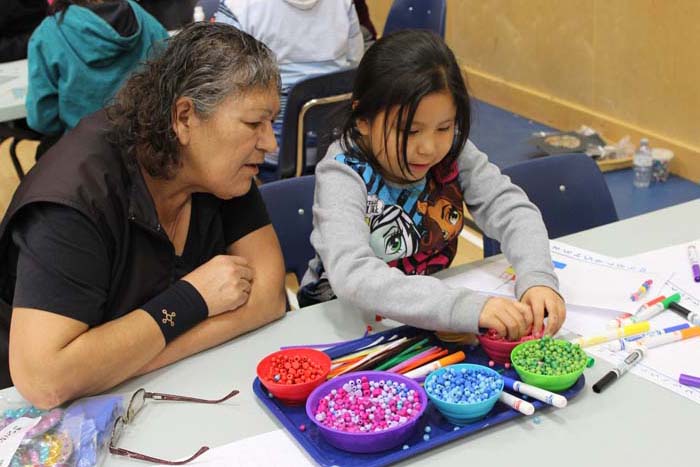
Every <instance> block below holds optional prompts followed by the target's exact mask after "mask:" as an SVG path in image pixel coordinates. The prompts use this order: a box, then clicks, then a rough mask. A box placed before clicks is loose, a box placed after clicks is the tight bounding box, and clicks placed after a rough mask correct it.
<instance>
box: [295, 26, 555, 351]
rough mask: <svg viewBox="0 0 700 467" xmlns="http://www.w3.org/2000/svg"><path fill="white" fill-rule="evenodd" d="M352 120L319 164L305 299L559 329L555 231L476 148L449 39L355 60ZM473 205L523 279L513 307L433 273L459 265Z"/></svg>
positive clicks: (400, 315)
mask: <svg viewBox="0 0 700 467" xmlns="http://www.w3.org/2000/svg"><path fill="white" fill-rule="evenodd" d="M347 115H348V116H347V119H346V123H345V126H344V127H343V131H342V135H341V139H340V142H339V143H338V142H336V143H334V144H333V145H332V146H331V147H330V148H329V149H328V152H327V154H326V157H325V158H324V159H323V160H322V161H321V162H319V164H318V166H317V167H316V191H315V196H314V206H313V231H312V233H311V244H312V245H313V247H314V248H315V250H316V253H317V254H316V257H315V258H313V259H312V260H311V261H310V264H309V268H308V269H307V271H306V274H305V275H304V277H303V279H302V282H301V288H300V290H299V294H298V297H299V304H300V305H301V306H307V305H311V304H314V303H319V302H323V301H326V300H330V299H332V298H335V297H337V298H338V299H340V300H343V301H347V302H348V303H350V304H351V305H352V306H353V308H355V309H357V310H360V311H361V312H364V313H368V312H371V313H376V314H379V315H381V316H385V317H387V318H391V319H394V320H396V321H400V322H402V323H405V324H409V325H412V326H416V327H420V328H423V329H430V330H435V331H446V332H458V333H462V332H470V333H475V332H478V331H479V329H480V328H486V329H495V330H496V331H497V332H498V333H499V334H500V335H501V336H505V337H507V338H509V339H511V340H517V339H519V338H520V337H522V336H524V335H527V334H530V333H531V332H532V334H534V335H535V336H536V337H538V336H539V335H540V334H542V333H543V332H544V333H545V334H548V335H551V334H554V333H556V332H557V331H558V330H559V328H560V327H561V325H562V324H563V323H564V319H565V316H566V309H565V306H564V301H563V300H562V298H561V297H560V296H559V294H558V292H557V287H558V281H557V276H556V275H555V273H554V270H553V267H552V259H551V257H550V253H549V240H548V237H547V229H546V228H545V225H544V222H543V221H542V216H541V215H540V212H539V211H538V209H537V207H535V206H534V205H533V204H532V203H531V202H530V201H529V200H528V199H527V196H526V195H525V193H524V192H523V191H522V190H521V189H520V188H519V187H517V186H515V185H513V184H512V183H511V182H510V180H509V179H508V177H506V176H504V175H502V174H501V173H500V171H499V170H498V168H497V167H496V166H495V165H493V164H491V163H489V161H488V158H487V157H486V155H485V154H484V153H482V152H480V151H479V150H478V149H477V148H476V147H475V146H474V145H473V144H472V143H471V142H470V141H469V140H468V136H469V128H470V122H471V117H470V102H469V95H468V93H467V88H466V84H465V82H464V78H463V76H462V72H461V69H460V67H459V65H458V64H457V61H456V59H455V56H454V54H453V53H452V51H451V50H450V49H449V47H448V46H447V45H446V44H445V42H444V41H443V40H442V39H441V38H440V37H439V36H437V35H435V34H433V33H431V32H427V31H417V30H406V31H399V32H396V33H393V34H389V35H388V36H384V37H382V38H381V39H380V40H378V41H377V43H376V44H374V45H373V46H372V47H370V48H369V50H367V53H366V54H365V56H364V57H363V58H362V61H361V62H360V66H359V67H358V69H357V75H356V78H355V83H354V87H353V92H352V98H351V104H350V105H348V109H347ZM465 204H466V206H467V207H468V208H469V212H470V213H471V214H472V215H473V216H474V220H475V221H476V223H477V225H478V226H479V227H480V228H481V229H482V230H483V231H484V233H485V234H486V235H488V236H489V237H491V238H495V239H498V241H500V242H501V245H502V247H503V252H504V253H505V255H506V257H507V258H508V260H509V261H510V262H511V264H512V265H513V267H514V268H515V270H516V271H517V272H518V275H517V281H516V283H515V293H516V295H517V297H516V298H517V299H516V300H513V299H510V298H501V297H489V296H488V295H483V294H479V293H477V292H475V291H473V290H469V289H465V288H450V287H448V286H447V285H446V284H444V283H443V282H441V281H440V280H439V279H437V278H435V277H430V275H431V274H433V273H436V272H438V271H441V270H443V269H445V268H448V267H449V266H450V264H451V263H452V260H453V259H454V257H455V254H456V252H457V245H458V238H459V235H460V233H461V231H462V227H463V221H464V219H463V215H464V214H463V213H464V205H465ZM545 312H548V314H549V318H548V319H547V325H546V327H544V326H543V323H544V316H545Z"/></svg>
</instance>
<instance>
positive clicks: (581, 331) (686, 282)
mask: <svg viewBox="0 0 700 467" xmlns="http://www.w3.org/2000/svg"><path fill="white" fill-rule="evenodd" d="M691 243H695V244H699V245H700V240H698V241H697V242H691ZM689 244H690V243H684V244H681V245H675V246H671V247H666V248H662V249H659V250H654V251H649V252H646V253H642V254H640V255H635V256H632V257H628V258H624V259H621V260H618V261H619V262H620V265H634V264H637V265H640V266H638V267H639V268H640V269H639V270H655V271H660V270H666V271H671V274H670V276H669V278H668V280H666V281H665V282H664V284H663V285H662V286H661V287H660V288H659V289H658V290H657V291H655V292H654V293H653V294H650V295H651V296H657V295H665V296H667V297H668V296H671V295H673V294H674V293H676V292H678V293H680V294H681V301H680V303H681V304H682V305H684V306H685V307H686V308H689V309H691V310H698V311H700V284H696V283H695V282H694V281H693V277H692V274H691V269H690V263H689V262H688V256H687V250H688V245H689ZM616 314H617V313H616V312H615V311H612V310H610V311H605V310H599V309H591V308H586V307H576V306H568V307H567V319H566V323H565V324H564V330H563V331H562V332H561V333H560V335H561V337H565V338H569V337H574V336H580V335H586V336H591V335H597V334H599V333H600V332H601V331H602V330H604V329H605V328H606V326H607V321H609V320H610V319H612V318H615V317H616ZM649 322H650V324H651V327H652V329H663V328H667V327H671V326H675V325H678V324H683V323H687V321H686V320H684V319H683V318H681V317H680V316H679V315H677V314H676V313H674V312H672V311H665V312H663V313H661V314H660V315H658V316H656V317H654V318H652V319H651V320H649ZM585 350H586V352H588V353H590V354H591V355H593V356H594V357H596V358H602V359H604V360H606V361H607V362H609V363H611V364H613V365H617V364H619V363H621V362H622V360H623V359H624V357H625V355H626V354H627V352H625V351H622V352H612V351H610V350H609V348H608V345H607V344H601V345H598V346H594V347H587V348H586V349H585ZM630 371H631V373H633V374H636V375H637V376H640V377H642V378H644V379H646V380H648V381H651V382H653V383H655V384H658V385H660V386H662V387H664V388H666V389H669V390H671V391H673V392H675V393H676V394H679V395H681V396H683V397H686V398H687V399H689V400H692V401H694V402H696V403H700V389H697V388H692V387H688V386H683V385H681V384H680V383H678V377H679V376H680V374H681V373H685V374H689V375H694V376H700V338H694V339H688V340H686V341H681V342H675V343H672V344H667V345H664V346H661V347H655V348H653V349H650V350H649V352H647V355H646V356H645V357H644V360H642V361H641V362H640V363H638V364H637V365H635V366H634V367H633V368H632V369H631V370H630Z"/></svg>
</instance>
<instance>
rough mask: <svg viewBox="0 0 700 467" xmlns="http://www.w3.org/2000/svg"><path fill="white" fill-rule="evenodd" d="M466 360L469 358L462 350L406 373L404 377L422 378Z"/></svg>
mask: <svg viewBox="0 0 700 467" xmlns="http://www.w3.org/2000/svg"><path fill="white" fill-rule="evenodd" d="M465 358H467V356H466V355H464V352H462V351H461V350H460V351H459V352H455V353H453V354H450V355H448V356H447V357H443V358H441V359H440V360H438V361H436V362H432V363H428V364H427V365H423V366H419V367H418V368H416V369H415V370H411V371H409V372H406V373H404V376H407V377H409V378H420V377H421V376H425V375H427V374H428V373H430V372H431V371H434V370H437V369H438V368H442V367H443V366H447V365H452V364H454V363H459V362H461V361H463V360H464V359H465Z"/></svg>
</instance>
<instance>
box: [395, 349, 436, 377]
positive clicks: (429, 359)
mask: <svg viewBox="0 0 700 467" xmlns="http://www.w3.org/2000/svg"><path fill="white" fill-rule="evenodd" d="M445 355H447V349H440V348H438V349H436V351H435V352H433V353H431V354H429V355H426V356H425V357H423V358H421V359H419V360H416V361H415V362H413V363H411V364H410V365H408V366H407V367H405V368H402V369H401V370H399V373H401V374H402V375H405V374H406V373H408V372H409V371H411V370H413V369H415V368H418V367H420V366H423V365H425V364H426V363H429V362H432V361H433V360H437V359H439V358H442V357H444V356H445Z"/></svg>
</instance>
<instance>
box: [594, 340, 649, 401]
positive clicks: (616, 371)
mask: <svg viewBox="0 0 700 467" xmlns="http://www.w3.org/2000/svg"><path fill="white" fill-rule="evenodd" d="M645 353H646V347H638V348H636V349H634V350H633V351H632V352H630V353H628V354H627V357H625V359H624V360H623V362H622V363H621V364H620V365H619V366H618V367H616V368H613V369H612V370H610V371H608V372H607V373H606V374H605V376H603V377H602V378H600V379H599V380H598V382H597V383H595V384H594V385H593V392H595V393H596V394H597V393H600V392H602V391H603V389H605V388H606V387H608V385H610V384H612V382H613V381H617V380H618V379H619V378H620V376H622V375H624V374H625V373H627V372H628V371H629V369H630V368H632V367H633V366H634V365H636V364H637V363H639V362H641V361H642V358H644V354H645Z"/></svg>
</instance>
